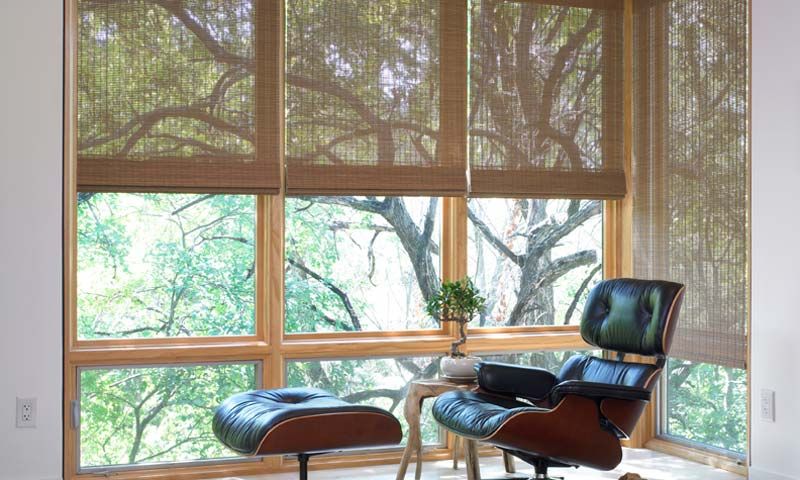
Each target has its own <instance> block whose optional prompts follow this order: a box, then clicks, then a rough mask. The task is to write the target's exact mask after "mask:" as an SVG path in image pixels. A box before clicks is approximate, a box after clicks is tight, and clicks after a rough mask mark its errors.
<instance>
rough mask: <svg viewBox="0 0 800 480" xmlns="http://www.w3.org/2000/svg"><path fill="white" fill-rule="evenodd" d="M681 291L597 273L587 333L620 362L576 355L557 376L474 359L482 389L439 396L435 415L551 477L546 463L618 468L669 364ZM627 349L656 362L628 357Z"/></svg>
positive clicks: (540, 476) (449, 426) (591, 341)
mask: <svg viewBox="0 0 800 480" xmlns="http://www.w3.org/2000/svg"><path fill="white" fill-rule="evenodd" d="M683 293H684V287H683V285H680V284H677V283H671V282H661V281H644V280H633V279H617V280H607V281H604V282H601V283H600V284H599V285H597V286H596V287H595V288H594V289H593V290H592V291H591V293H590V294H589V298H588V300H587V302H586V306H585V310H584V313H583V318H582V320H581V336H582V337H583V339H584V340H585V341H586V342H587V343H589V344H590V345H594V346H596V347H600V348H602V349H605V350H611V351H616V352H618V355H617V360H616V361H614V360H605V359H601V358H596V357H591V356H587V355H576V356H573V357H572V358H570V359H569V360H567V362H566V363H565V364H564V366H563V367H562V368H561V371H560V372H559V374H558V375H553V374H551V373H549V372H547V371H546V370H542V369H538V368H531V367H519V366H513V365H505V364H500V363H490V362H484V363H481V364H478V365H477V366H476V370H477V371H478V384H479V389H478V390H477V391H454V392H448V393H446V394H444V395H442V396H440V397H439V398H438V399H437V400H436V402H435V403H434V405H433V415H434V417H435V418H436V420H437V421H438V422H439V423H440V424H442V425H443V426H444V427H446V428H447V429H449V430H451V431H453V432H455V433H456V434H458V435H461V436H463V437H467V438H471V439H474V440H478V441H481V442H485V443H489V444H491V445H495V446H497V447H499V448H501V449H502V450H504V451H506V452H508V453H510V454H512V455H514V456H516V457H518V458H520V459H522V460H523V461H525V462H527V463H529V464H531V465H533V467H534V469H535V472H536V473H535V477H533V478H535V479H539V480H544V479H549V478H550V477H548V474H547V470H548V468H549V467H578V466H587V467H592V468H597V469H600V470H612V469H614V468H615V467H616V466H617V465H619V463H620V461H621V460H622V447H621V445H620V440H621V439H625V438H628V436H629V435H630V434H631V432H632V431H633V429H634V427H635V426H636V423H637V421H638V419H639V417H640V415H641V414H642V411H643V410H644V408H645V406H646V404H647V403H648V401H649V400H650V396H651V393H652V390H653V387H655V385H656V383H657V379H658V377H659V375H660V373H661V370H662V368H663V367H664V363H665V361H666V356H667V354H668V353H669V349H670V344H671V340H672V336H673V333H674V331H675V324H676V322H677V318H678V312H679V310H680V305H681V301H682V299H683ZM626 353H630V354H636V355H642V356H646V357H655V359H656V363H655V364H654V365H646V364H641V363H629V362H625V361H624V356H625V354H626ZM526 478H527V477H526Z"/></svg>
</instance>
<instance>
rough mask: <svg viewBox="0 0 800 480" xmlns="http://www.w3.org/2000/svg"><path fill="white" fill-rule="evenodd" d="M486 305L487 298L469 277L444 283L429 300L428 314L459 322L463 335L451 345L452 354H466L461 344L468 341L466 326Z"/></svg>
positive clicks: (456, 355) (443, 319)
mask: <svg viewBox="0 0 800 480" xmlns="http://www.w3.org/2000/svg"><path fill="white" fill-rule="evenodd" d="M485 307H486V299H485V298H484V297H482V296H481V295H480V291H479V290H478V289H477V288H475V285H474V284H473V283H472V280H470V278H469V277H464V278H462V279H461V280H457V281H455V282H444V283H442V287H441V288H440V289H439V291H438V292H437V293H436V295H434V296H432V297H431V298H430V299H429V300H428V301H427V303H426V306H425V311H427V312H428V315H430V316H431V317H433V318H435V319H436V320H438V321H440V322H458V327H459V333H460V334H461V336H460V338H459V339H458V340H457V341H455V342H453V344H452V345H451V346H450V356H452V357H463V356H464V353H462V352H461V345H463V344H464V343H466V341H467V332H466V328H465V327H466V325H467V323H469V322H470V321H471V320H472V319H473V317H475V315H477V314H478V313H481V312H483V310H484V308H485Z"/></svg>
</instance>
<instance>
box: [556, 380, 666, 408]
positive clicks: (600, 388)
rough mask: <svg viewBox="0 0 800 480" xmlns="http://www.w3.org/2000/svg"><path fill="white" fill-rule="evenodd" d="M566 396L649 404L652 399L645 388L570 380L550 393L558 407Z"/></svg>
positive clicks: (560, 384)
mask: <svg viewBox="0 0 800 480" xmlns="http://www.w3.org/2000/svg"><path fill="white" fill-rule="evenodd" d="M566 395H579V396H581V397H587V398H591V399H594V400H605V399H609V398H613V399H618V400H639V401H644V402H649V401H650V398H651V397H652V392H650V390H647V389H645V388H640V387H629V386H627V385H614V384H609V383H596V382H583V381H580V380H568V381H566V382H561V383H559V384H558V385H556V386H555V387H553V390H552V392H551V393H550V401H551V402H552V404H553V405H556V404H557V403H558V402H560V401H561V399H563V398H564V396H566Z"/></svg>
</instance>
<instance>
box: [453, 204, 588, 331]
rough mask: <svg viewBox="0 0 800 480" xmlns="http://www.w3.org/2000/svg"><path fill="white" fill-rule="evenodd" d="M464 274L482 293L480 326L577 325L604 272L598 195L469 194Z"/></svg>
mask: <svg viewBox="0 0 800 480" xmlns="http://www.w3.org/2000/svg"><path fill="white" fill-rule="evenodd" d="M468 206H469V213H468V216H469V253H468V255H469V275H470V276H471V277H473V278H474V279H475V283H476V285H477V286H478V288H479V289H480V290H481V291H482V292H484V294H485V296H486V299H487V308H486V312H485V313H484V314H483V315H481V317H480V321H479V325H478V326H481V327H514V326H531V325H577V324H578V323H579V322H580V318H581V313H582V310H581V309H582V307H583V303H584V301H585V299H586V295H587V294H588V292H589V290H591V287H593V286H594V285H595V284H596V283H597V282H598V281H599V280H601V279H602V276H603V274H602V259H603V250H602V246H603V227H602V215H601V212H602V209H601V203H600V202H599V201H589V200H526V199H471V200H470V201H469V204H468Z"/></svg>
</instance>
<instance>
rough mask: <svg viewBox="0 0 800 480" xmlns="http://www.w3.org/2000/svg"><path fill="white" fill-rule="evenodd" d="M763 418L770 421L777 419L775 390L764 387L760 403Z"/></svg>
mask: <svg viewBox="0 0 800 480" xmlns="http://www.w3.org/2000/svg"><path fill="white" fill-rule="evenodd" d="M759 410H760V413H761V419H762V420H766V421H768V422H774V421H775V391H774V390H768V389H766V388H765V389H762V390H761V403H760V404H759Z"/></svg>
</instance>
